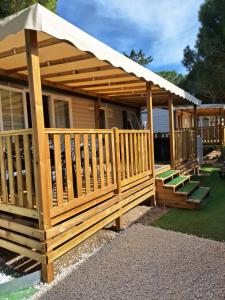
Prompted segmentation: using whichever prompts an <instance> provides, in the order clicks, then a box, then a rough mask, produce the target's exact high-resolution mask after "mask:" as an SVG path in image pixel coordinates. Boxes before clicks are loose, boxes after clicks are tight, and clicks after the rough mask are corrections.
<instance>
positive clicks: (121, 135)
mask: <svg viewBox="0 0 225 300" xmlns="http://www.w3.org/2000/svg"><path fill="white" fill-rule="evenodd" d="M120 152H121V167H122V180H124V179H125V155H124V134H123V133H121V134H120Z"/></svg>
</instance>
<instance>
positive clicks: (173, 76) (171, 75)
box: [157, 71, 185, 86]
mask: <svg viewBox="0 0 225 300" xmlns="http://www.w3.org/2000/svg"><path fill="white" fill-rule="evenodd" d="M157 74H158V75H160V76H162V77H163V78H165V79H166V80H168V81H170V82H172V83H173V84H176V85H177V86H182V84H183V81H184V79H185V76H184V75H182V74H179V73H177V72H176V71H161V72H158V73H157Z"/></svg>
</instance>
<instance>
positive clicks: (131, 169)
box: [129, 133, 134, 177]
mask: <svg viewBox="0 0 225 300" xmlns="http://www.w3.org/2000/svg"><path fill="white" fill-rule="evenodd" d="M129 136H130V139H129V147H130V175H131V177H133V176H134V148H133V147H134V143H133V133H131V134H130V135H129Z"/></svg>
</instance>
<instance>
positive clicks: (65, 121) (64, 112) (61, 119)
mask: <svg viewBox="0 0 225 300" xmlns="http://www.w3.org/2000/svg"><path fill="white" fill-rule="evenodd" d="M53 101H54V113H53V123H55V124H54V126H55V127H56V128H70V127H71V126H70V125H71V109H70V101H69V100H62V99H58V98H54V99H53Z"/></svg>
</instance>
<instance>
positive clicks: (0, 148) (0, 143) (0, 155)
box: [0, 137, 8, 203]
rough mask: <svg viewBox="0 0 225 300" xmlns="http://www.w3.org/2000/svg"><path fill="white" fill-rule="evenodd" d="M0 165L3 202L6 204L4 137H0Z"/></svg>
mask: <svg viewBox="0 0 225 300" xmlns="http://www.w3.org/2000/svg"><path fill="white" fill-rule="evenodd" d="M0 164H1V174H0V175H1V185H2V197H3V202H4V203H8V189H7V182H6V166H5V152H4V137H0Z"/></svg>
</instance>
